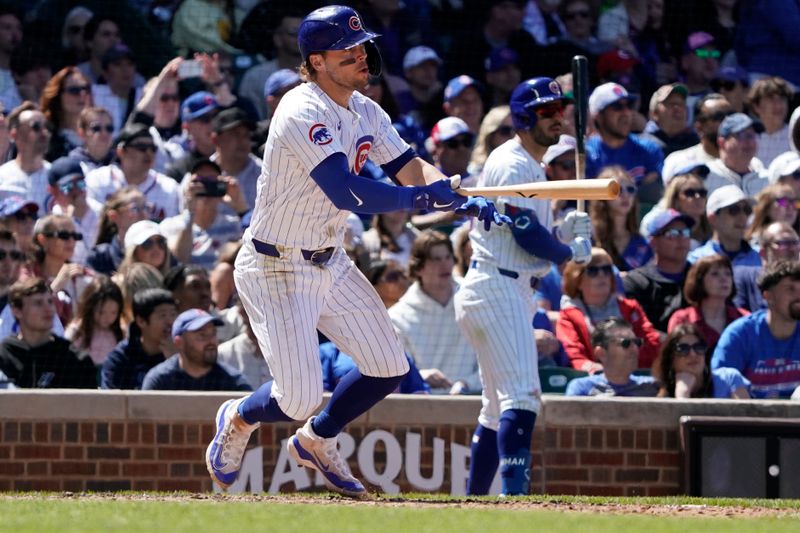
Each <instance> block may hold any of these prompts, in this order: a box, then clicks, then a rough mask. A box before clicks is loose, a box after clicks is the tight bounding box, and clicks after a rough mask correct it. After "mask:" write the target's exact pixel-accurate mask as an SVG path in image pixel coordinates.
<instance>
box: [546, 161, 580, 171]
mask: <svg viewBox="0 0 800 533" xmlns="http://www.w3.org/2000/svg"><path fill="white" fill-rule="evenodd" d="M550 164H551V165H555V166H557V167H561V169H562V170H575V160H574V159H563V160H561V161H558V160H556V161H553V162H552V163H550Z"/></svg>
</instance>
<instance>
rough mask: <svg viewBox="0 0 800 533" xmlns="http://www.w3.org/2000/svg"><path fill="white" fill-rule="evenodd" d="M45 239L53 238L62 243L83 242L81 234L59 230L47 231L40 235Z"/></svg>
mask: <svg viewBox="0 0 800 533" xmlns="http://www.w3.org/2000/svg"><path fill="white" fill-rule="evenodd" d="M42 235H44V236H45V237H55V238H57V239H60V240H62V241H68V240H70V239H71V240H74V241H82V240H83V233H80V232H77V231H67V230H59V231H47V232H45V233H42Z"/></svg>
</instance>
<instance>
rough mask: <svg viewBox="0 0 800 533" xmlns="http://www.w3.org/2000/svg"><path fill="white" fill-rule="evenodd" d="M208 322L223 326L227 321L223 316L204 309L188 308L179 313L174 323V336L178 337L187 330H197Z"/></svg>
mask: <svg viewBox="0 0 800 533" xmlns="http://www.w3.org/2000/svg"><path fill="white" fill-rule="evenodd" d="M206 324H214V325H215V326H223V325H225V323H224V322H223V321H222V319H221V318H217V317H215V316H214V315H212V314H210V313H208V312H207V311H203V310H202V309H187V310H186V311H184V312H183V313H181V314H179V315H178V317H177V318H176V319H175V322H173V323H172V336H173V337H177V336H178V335H183V334H184V333H186V332H187V331H197V330H199V329H201V328H202V327H203V326H205V325H206Z"/></svg>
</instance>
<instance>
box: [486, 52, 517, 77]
mask: <svg viewBox="0 0 800 533" xmlns="http://www.w3.org/2000/svg"><path fill="white" fill-rule="evenodd" d="M517 63H519V54H517V52H516V51H515V50H514V49H513V48H509V47H507V46H504V47H502V48H495V49H494V50H492V53H491V54H489V57H487V58H486V60H485V61H484V62H483V66H484V68H485V69H486V72H497V71H498V70H501V69H503V68H505V67H506V66H508V65H516V64H517Z"/></svg>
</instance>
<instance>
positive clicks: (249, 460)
mask: <svg viewBox="0 0 800 533" xmlns="http://www.w3.org/2000/svg"><path fill="white" fill-rule="evenodd" d="M248 485H249V486H250V492H251V493H252V494H261V493H262V492H264V448H262V447H261V446H256V447H255V448H250V449H249V450H247V451H246V452H245V453H244V457H243V458H242V468H241V470H239V477H238V478H236V481H235V482H234V483H233V484H232V485H231V486H230V487H228V490H227V491H226V492H227V493H228V494H242V493H244V492H247V486H248ZM213 486H214V493H217V494H218V493H220V492H222V487H220V486H219V485H217V484H216V483H214V484H213Z"/></svg>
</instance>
